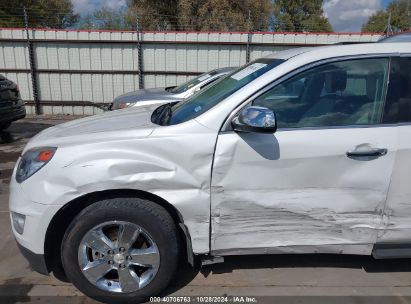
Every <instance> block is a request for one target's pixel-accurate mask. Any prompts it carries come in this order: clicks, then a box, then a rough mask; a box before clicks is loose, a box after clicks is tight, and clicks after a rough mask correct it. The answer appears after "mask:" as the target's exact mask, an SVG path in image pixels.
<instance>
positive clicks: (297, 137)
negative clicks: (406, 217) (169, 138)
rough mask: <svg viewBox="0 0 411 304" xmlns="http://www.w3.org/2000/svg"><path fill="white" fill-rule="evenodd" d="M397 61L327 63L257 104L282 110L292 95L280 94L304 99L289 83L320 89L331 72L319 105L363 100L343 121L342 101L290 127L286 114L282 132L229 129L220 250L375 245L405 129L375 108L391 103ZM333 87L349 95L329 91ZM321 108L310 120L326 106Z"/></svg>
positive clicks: (215, 247) (219, 155) (216, 230)
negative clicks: (393, 64)
mask: <svg viewBox="0 0 411 304" xmlns="http://www.w3.org/2000/svg"><path fill="white" fill-rule="evenodd" d="M388 63H389V60H388V59H386V58H385V59H382V60H381V61H378V60H368V61H361V60H360V61H344V62H342V63H341V64H338V63H333V64H332V65H330V66H329V67H327V66H324V65H322V66H321V67H318V68H316V69H312V70H308V71H307V72H305V73H306V74H304V73H302V74H301V75H297V76H295V77H294V78H293V79H291V80H288V81H289V82H290V83H286V85H285V86H283V87H282V88H280V89H281V90H277V92H276V87H274V88H273V89H272V90H270V91H268V92H267V93H264V94H263V95H262V96H261V97H258V98H257V99H256V100H255V101H254V102H253V105H258V106H266V107H271V108H272V109H273V110H274V111H276V109H280V108H281V107H280V106H279V104H281V105H282V106H284V102H286V101H285V100H282V101H279V99H284V98H285V99H287V98H291V96H292V98H293V99H294V98H295V96H296V94H295V92H292V94H291V93H290V94H288V95H287V92H284V88H287V87H288V88H292V90H295V88H296V87H297V84H299V83H301V82H303V83H304V86H300V87H301V90H311V94H312V93H313V92H312V90H313V87H310V81H311V82H312V79H313V78H312V76H313V75H314V76H318V75H319V74H322V73H325V77H320V78H321V79H322V81H324V83H323V84H322V85H321V86H320V85H319V84H318V81H317V83H316V84H315V87H316V88H317V89H318V90H320V91H321V92H322V93H319V95H318V97H317V98H318V102H322V101H324V98H326V102H327V103H330V101H329V100H328V99H330V98H331V99H332V98H335V100H334V99H332V102H334V101H336V102H337V101H338V105H339V106H340V103H343V102H347V103H348V102H359V101H361V102H363V103H364V105H362V106H361V107H358V110H357V111H359V112H358V113H357V112H355V111H352V112H353V113H351V112H350V113H349V115H353V116H352V117H351V118H349V119H348V120H347V119H346V118H344V119H346V120H343V119H340V120H338V118H335V119H334V122H335V123H336V124H337V123H339V124H340V125H339V126H328V125H327V123H328V121H329V120H327V115H331V114H332V115H334V114H336V111H340V112H338V113H337V114H340V115H339V116H338V115H337V116H336V115H334V116H333V117H342V116H343V115H342V110H341V109H340V108H338V109H337V108H336V106H334V108H332V107H328V108H327V110H324V109H323V108H322V107H320V108H321V111H323V113H320V114H321V117H325V119H323V120H321V119H322V118H321V119H317V120H315V119H309V120H308V121H309V122H308V123H307V120H306V122H305V123H304V122H302V119H300V120H299V122H297V123H295V124H294V125H292V127H293V128H281V126H282V125H285V123H286V122H287V123H288V125H287V126H290V123H289V121H286V116H287V113H286V112H281V115H280V118H279V119H278V124H279V127H280V129H279V130H278V131H277V132H276V133H274V134H262V133H237V132H234V131H230V130H228V131H227V130H226V131H223V132H221V133H220V135H219V136H218V141H217V145H216V151H215V159H214V165H213V173H212V193H211V217H212V237H211V249H212V251H213V252H215V253H217V252H226V253H227V254H229V253H232V254H241V253H244V252H254V253H267V252H273V253H275V252H340V253H342V252H344V253H352V254H368V253H370V252H371V250H372V245H373V244H374V243H375V242H376V239H377V235H378V231H381V230H384V229H385V225H386V223H385V222H384V220H383V218H384V216H383V211H384V207H385V203H386V198H387V192H388V188H389V185H390V178H391V173H392V168H393V163H394V160H395V156H396V152H397V146H398V140H397V137H398V135H397V128H396V126H395V125H384V124H382V121H381V119H382V118H381V115H375V114H378V113H376V111H377V112H378V111H380V112H381V111H383V107H384V103H385V95H386V94H385V93H386V83H387V82H388V78H387V77H388V66H389V65H388ZM342 71H343V72H344V73H343V72H342ZM330 73H331V75H330ZM342 75H343V76H342ZM323 76H324V75H323ZM327 79H328V80H327ZM330 79H331V80H330ZM317 80H318V79H317ZM292 81H294V83H293V82H292ZM327 81H331V83H327ZM361 82H363V87H361ZM378 85H379V86H380V87H379V88H378ZM325 86H328V89H330V90H335V89H336V88H338V89H339V90H340V91H344V92H341V94H340V92H337V93H335V92H332V94H333V95H332V94H328V95H326V96H325V97H323V95H321V94H324V90H327V89H324V87H325ZM372 89H374V91H372ZM278 91H280V93H278ZM277 93H278V95H276V94H277ZM280 94H281V97H279V98H276V96H279V95H280ZM349 94H351V95H349ZM362 94H365V95H366V96H365V95H364V96H363V95H362ZM297 95H298V96H300V99H299V100H297V101H296V100H292V101H288V102H289V103H290V102H292V103H293V104H294V106H295V105H296V103H297V104H298V103H299V102H300V103H304V102H306V101H307V100H304V97H303V96H304V92H298V94H297ZM287 96H289V97H287ZM341 96H343V97H341ZM346 96H348V98H346ZM351 96H352V97H351ZM327 98H328V99H327ZM313 107H314V108H312V107H310V109H311V110H310V111H311V112H310V111H307V113H308V114H306V118H307V117H308V116H309V115H311V117H314V115H319V112H321V111H320V110H318V109H316V111H314V110H313V109H315V105H314V104H313ZM294 108H296V107H294ZM350 109H351V108H350ZM378 109H379V110H378ZM325 111H328V112H330V113H328V112H327V113H326V112H325ZM354 112H355V113H354ZM277 113H278V111H277ZM358 114H361V115H362V118H357V117H359V116H361V115H358ZM364 117H365V118H364ZM315 118H317V116H316V117H315ZM320 121H321V123H320ZM357 121H358V123H357V124H356V122H357ZM310 123H312V126H311V127H310V126H308V125H307V124H310Z"/></svg>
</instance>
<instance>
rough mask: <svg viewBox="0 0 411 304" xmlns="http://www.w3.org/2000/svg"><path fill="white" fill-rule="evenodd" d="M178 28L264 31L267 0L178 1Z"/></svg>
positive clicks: (269, 6)
mask: <svg viewBox="0 0 411 304" xmlns="http://www.w3.org/2000/svg"><path fill="white" fill-rule="evenodd" d="M178 12H179V15H178V16H179V27H180V28H181V29H191V30H198V31H204V30H214V31H249V30H250V31H261V30H267V29H268V25H269V21H270V17H271V14H272V4H271V1H270V0H244V1H235V0H208V1H202V0H180V1H179V5H178Z"/></svg>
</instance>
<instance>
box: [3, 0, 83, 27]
mask: <svg viewBox="0 0 411 304" xmlns="http://www.w3.org/2000/svg"><path fill="white" fill-rule="evenodd" d="M23 7H26V9H27V14H28V16H29V26H30V27H47V28H67V27H70V26H72V25H73V24H75V23H76V22H77V20H78V15H76V14H74V12H73V4H72V3H71V1H70V0H13V1H8V0H0V14H1V16H4V17H3V18H0V27H24V17H23Z"/></svg>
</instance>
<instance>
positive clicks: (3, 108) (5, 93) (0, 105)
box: [0, 75, 26, 131]
mask: <svg viewBox="0 0 411 304" xmlns="http://www.w3.org/2000/svg"><path fill="white" fill-rule="evenodd" d="M25 116H26V109H25V107H24V101H23V100H22V99H21V97H20V90H19V87H18V85H17V84H15V83H14V82H13V81H11V80H8V79H7V78H6V77H4V76H3V75H0V131H1V130H4V129H7V128H8V127H9V126H10V124H11V123H12V122H13V121H15V120H18V119H22V118H24V117H25Z"/></svg>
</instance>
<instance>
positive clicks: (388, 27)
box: [385, 12, 394, 37]
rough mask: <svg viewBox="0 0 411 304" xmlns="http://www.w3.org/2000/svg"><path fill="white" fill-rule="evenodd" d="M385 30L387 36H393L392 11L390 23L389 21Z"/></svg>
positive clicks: (389, 16) (389, 17)
mask: <svg viewBox="0 0 411 304" xmlns="http://www.w3.org/2000/svg"><path fill="white" fill-rule="evenodd" d="M385 32H386V36H387V37H389V36H391V35H392V34H393V33H394V31H393V29H392V26H391V12H390V14H389V15H388V23H387V27H386V28H385Z"/></svg>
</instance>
